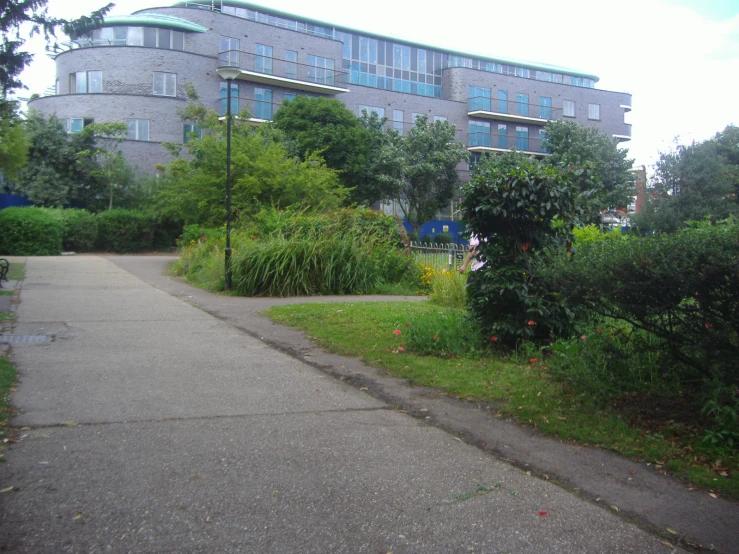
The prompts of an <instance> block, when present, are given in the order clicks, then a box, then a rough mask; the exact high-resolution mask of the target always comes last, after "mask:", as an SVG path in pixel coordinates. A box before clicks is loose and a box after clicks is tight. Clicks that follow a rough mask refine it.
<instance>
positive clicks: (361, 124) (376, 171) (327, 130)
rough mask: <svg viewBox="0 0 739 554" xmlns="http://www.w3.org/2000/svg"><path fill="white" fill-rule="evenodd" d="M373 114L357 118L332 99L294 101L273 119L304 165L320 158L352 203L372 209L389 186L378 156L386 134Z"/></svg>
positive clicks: (303, 98)
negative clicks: (344, 188)
mask: <svg viewBox="0 0 739 554" xmlns="http://www.w3.org/2000/svg"><path fill="white" fill-rule="evenodd" d="M384 122H385V119H384V118H379V117H378V116H377V114H376V113H374V112H373V113H372V114H367V113H366V112H365V113H364V114H362V116H361V117H360V118H357V117H356V116H355V115H354V114H353V113H352V112H351V111H350V110H349V109H348V108H347V107H346V106H344V104H343V103H342V102H340V101H339V100H336V99H335V98H309V97H307V96H298V97H297V98H295V99H294V100H292V101H291V102H288V103H286V104H284V105H283V106H282V107H281V108H280V109H279V110H278V111H277V113H275V115H274V119H273V125H274V126H275V128H277V129H279V130H280V131H281V132H282V133H283V134H284V136H285V138H286V140H287V145H288V151H289V152H290V154H291V155H293V156H296V157H298V158H300V159H301V160H303V161H308V160H311V159H315V157H316V156H319V157H320V158H322V159H323V160H324V161H325V163H326V167H328V168H330V169H333V170H336V171H338V172H339V179H340V181H341V183H342V185H343V186H344V187H346V188H347V189H351V197H350V198H349V199H350V200H351V201H352V202H355V203H358V204H366V205H371V204H373V203H374V202H376V201H378V200H381V199H382V198H385V197H387V196H389V195H390V194H391V193H392V192H393V191H394V184H393V182H392V181H391V180H388V179H386V178H385V177H384V173H383V163H382V157H381V155H380V154H381V151H382V147H383V145H384V144H386V143H387V141H388V140H391V135H390V134H389V133H388V132H387V131H385V130H384V128H383V124H384Z"/></svg>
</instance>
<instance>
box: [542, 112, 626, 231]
mask: <svg viewBox="0 0 739 554" xmlns="http://www.w3.org/2000/svg"><path fill="white" fill-rule="evenodd" d="M544 129H545V132H546V139H545V140H544V144H543V146H544V147H545V148H546V149H547V151H549V152H550V153H551V155H550V156H547V158H546V159H545V161H544V163H546V164H549V165H552V166H555V167H561V168H565V169H567V170H568V171H575V170H576V169H585V170H588V171H585V172H583V173H582V174H581V175H579V176H575V178H574V179H573V181H574V183H575V185H576V186H577V187H578V189H579V191H580V193H588V194H587V196H585V197H583V199H582V201H581V203H583V202H584V201H585V200H587V206H586V205H583V206H582V208H584V211H583V215H587V218H586V221H585V222H586V223H589V222H591V221H599V215H600V211H601V210H605V209H614V208H624V207H626V206H628V204H629V201H630V197H631V196H632V195H633V188H634V176H633V174H632V173H631V172H630V171H629V170H630V169H631V168H632V166H633V163H634V160H631V159H629V158H628V157H627V156H628V153H629V152H628V150H626V149H625V148H619V147H618V146H617V145H618V142H617V141H616V140H614V139H613V138H611V137H609V136H608V135H603V134H601V133H600V132H599V131H598V129H596V128H595V127H581V126H579V125H577V124H576V123H573V122H571V121H550V122H549V123H547V124H546V126H545V128H544ZM586 207H587V209H585V208H586Z"/></svg>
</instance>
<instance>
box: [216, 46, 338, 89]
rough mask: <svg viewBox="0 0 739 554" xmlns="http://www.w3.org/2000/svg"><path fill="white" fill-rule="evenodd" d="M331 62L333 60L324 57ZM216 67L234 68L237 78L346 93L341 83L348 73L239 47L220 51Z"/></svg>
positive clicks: (275, 84) (279, 85) (283, 86)
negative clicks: (238, 70) (252, 51)
mask: <svg viewBox="0 0 739 554" xmlns="http://www.w3.org/2000/svg"><path fill="white" fill-rule="evenodd" d="M326 61H328V62H333V61H334V60H326ZM218 67H236V68H238V69H240V70H241V73H240V74H239V75H238V76H237V77H236V79H238V80H242V81H249V82H252V83H259V84H261V85H269V86H275V87H282V88H289V89H293V90H302V91H304V92H313V93H318V94H340V93H343V92H349V89H347V88H344V87H343V86H342V85H343V84H344V83H345V82H346V78H347V72H346V71H341V70H337V69H334V68H333V67H317V66H314V65H307V64H303V63H298V62H296V61H291V60H282V59H279V58H274V57H272V56H265V55H261V54H253V53H251V52H244V51H242V50H229V51H226V52H221V54H220V55H219V59H218Z"/></svg>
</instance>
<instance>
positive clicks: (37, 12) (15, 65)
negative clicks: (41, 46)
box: [0, 0, 113, 98]
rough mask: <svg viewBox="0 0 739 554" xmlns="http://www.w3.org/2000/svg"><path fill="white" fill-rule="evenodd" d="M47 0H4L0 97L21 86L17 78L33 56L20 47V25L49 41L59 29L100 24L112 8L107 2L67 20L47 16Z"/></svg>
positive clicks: (71, 30)
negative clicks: (0, 91)
mask: <svg viewBox="0 0 739 554" xmlns="http://www.w3.org/2000/svg"><path fill="white" fill-rule="evenodd" d="M47 3H48V0H4V1H3V4H2V17H0V30H2V34H3V40H2V43H0V62H1V63H0V87H2V96H3V98H5V97H6V95H7V94H8V92H10V91H11V90H12V89H16V88H21V87H23V84H22V83H21V82H20V80H19V79H18V78H19V76H20V74H21V73H23V70H24V68H25V67H26V66H27V65H28V64H29V63H31V60H32V59H33V55H32V54H31V53H29V52H25V51H23V50H20V49H21V48H22V47H23V44H24V43H25V40H24V39H23V38H21V27H25V28H27V26H29V25H30V35H31V36H33V35H35V34H41V33H43V36H44V38H45V39H46V40H47V41H49V40H50V39H51V38H52V37H54V36H55V33H56V31H57V29H59V28H62V30H63V31H64V32H65V33H66V34H68V35H74V34H77V33H80V32H82V31H83V30H85V29H90V28H92V26H94V25H98V26H99V25H100V23H102V21H103V16H104V15H105V14H106V13H107V12H108V11H109V10H110V8H112V7H113V4H108V5H107V6H105V7H104V8H102V9H99V10H96V11H94V12H93V13H91V14H90V15H89V16H85V17H81V18H79V19H76V20H72V21H69V20H65V19H57V18H52V17H49V16H48V13H47V8H46V4H47Z"/></svg>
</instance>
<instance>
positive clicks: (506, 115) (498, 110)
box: [467, 96, 562, 125]
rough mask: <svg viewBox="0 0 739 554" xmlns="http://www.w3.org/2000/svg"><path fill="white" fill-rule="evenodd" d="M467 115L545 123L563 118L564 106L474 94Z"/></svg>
mask: <svg viewBox="0 0 739 554" xmlns="http://www.w3.org/2000/svg"><path fill="white" fill-rule="evenodd" d="M467 115H468V116H469V117H476V118H480V119H495V120H496V121H511V122H513V123H528V124H534V125H544V124H545V123H546V122H547V121H551V120H553V119H562V108H554V107H552V106H542V105H540V104H531V103H529V102H519V101H516V100H504V99H497V98H490V97H489V96H472V97H470V98H469V106H468V108H467Z"/></svg>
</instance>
